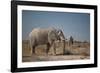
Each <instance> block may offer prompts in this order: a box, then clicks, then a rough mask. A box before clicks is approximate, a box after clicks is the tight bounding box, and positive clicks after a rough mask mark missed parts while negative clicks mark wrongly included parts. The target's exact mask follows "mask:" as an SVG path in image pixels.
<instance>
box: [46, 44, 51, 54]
mask: <svg viewBox="0 0 100 73" xmlns="http://www.w3.org/2000/svg"><path fill="white" fill-rule="evenodd" d="M49 49H50V44H49V43H48V44H47V50H46V53H47V54H48V52H49Z"/></svg>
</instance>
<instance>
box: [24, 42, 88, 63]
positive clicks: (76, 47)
mask: <svg viewBox="0 0 100 73" xmlns="http://www.w3.org/2000/svg"><path fill="white" fill-rule="evenodd" d="M55 46H56V54H55V53H54V49H53V46H52V47H51V48H50V50H49V53H48V55H47V54H46V45H39V46H37V47H36V48H35V54H32V51H31V48H30V46H29V43H28V41H27V40H23V41H22V61H23V62H33V61H55V60H76V59H89V57H90V43H88V42H74V44H73V45H70V46H69V45H68V42H65V50H64V51H63V43H62V42H56V44H55Z"/></svg>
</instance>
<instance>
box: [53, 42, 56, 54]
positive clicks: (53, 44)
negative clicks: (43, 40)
mask: <svg viewBox="0 0 100 73" xmlns="http://www.w3.org/2000/svg"><path fill="white" fill-rule="evenodd" d="M53 48H54V54H55V55H56V47H55V43H53Z"/></svg>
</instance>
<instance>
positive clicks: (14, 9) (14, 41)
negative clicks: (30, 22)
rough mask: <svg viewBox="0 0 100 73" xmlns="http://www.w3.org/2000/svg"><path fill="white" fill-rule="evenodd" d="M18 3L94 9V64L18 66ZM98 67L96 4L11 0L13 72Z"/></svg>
mask: <svg viewBox="0 0 100 73" xmlns="http://www.w3.org/2000/svg"><path fill="white" fill-rule="evenodd" d="M18 5H26V6H28V5H29V6H46V7H61V8H79V9H81V8H83V9H93V10H94V48H95V50H94V64H79V65H60V66H45V67H27V68H18V58H17V55H18V53H17V52H18V51H17V48H18V47H17V45H18V44H17V42H18V39H17V38H18V37H17V34H18V33H17V30H18V27H17V26H18V25H17V24H18V23H17V18H18V16H17V15H18V14H17V9H18ZM90 67H97V6H96V5H80V4H63V3H62V4H61V3H47V2H33V1H32V2H31V1H29V2H28V1H11V72H24V71H42V70H58V69H74V68H90Z"/></svg>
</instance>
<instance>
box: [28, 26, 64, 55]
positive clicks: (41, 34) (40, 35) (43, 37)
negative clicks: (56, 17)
mask: <svg viewBox="0 0 100 73" xmlns="http://www.w3.org/2000/svg"><path fill="white" fill-rule="evenodd" d="M57 40H59V41H64V40H65V37H64V34H63V32H62V30H60V29H55V28H34V29H33V30H32V31H31V32H30V33H29V42H30V47H31V49H32V54H35V47H36V46H38V45H43V44H46V45H47V49H46V53H47V54H48V52H49V49H50V47H51V46H52V45H53V44H54V42H55V41H57Z"/></svg>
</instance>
